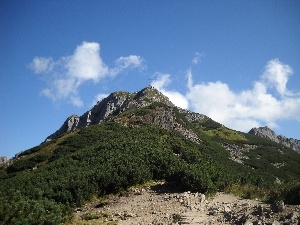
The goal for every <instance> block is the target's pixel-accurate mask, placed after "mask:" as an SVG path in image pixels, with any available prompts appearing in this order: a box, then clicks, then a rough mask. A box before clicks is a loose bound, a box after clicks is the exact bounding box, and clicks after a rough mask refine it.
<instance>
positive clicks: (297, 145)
mask: <svg viewBox="0 0 300 225" xmlns="http://www.w3.org/2000/svg"><path fill="white" fill-rule="evenodd" d="M248 133H249V134H254V135H256V136H259V137H263V138H267V139H269V140H271V141H274V142H276V143H280V144H282V145H284V146H286V147H288V148H291V149H293V150H295V151H296V152H298V153H300V140H297V139H294V138H287V137H285V136H283V135H281V134H279V135H278V134H276V133H275V132H274V131H273V130H271V129H270V128H269V127H267V126H264V127H258V128H256V127H254V128H252V129H251V130H250V131H249V132H248Z"/></svg>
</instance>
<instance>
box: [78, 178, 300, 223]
mask: <svg viewBox="0 0 300 225" xmlns="http://www.w3.org/2000/svg"><path fill="white" fill-rule="evenodd" d="M278 204H279V203H278ZM278 204H277V205H276V206H278V207H277V208H276V207H275V206H271V205H269V204H264V203H262V202H260V201H257V200H249V199H242V198H239V197H237V196H233V195H230V194H226V193H217V194H216V195H215V196H214V197H213V198H207V197H206V196H205V195H204V194H201V193H191V192H184V193H179V192H176V190H175V189H174V187H172V186H170V185H169V184H165V183H164V182H153V183H151V184H148V185H144V186H140V187H133V188H131V189H129V190H128V191H127V192H124V193H121V194H120V195H119V196H110V197H109V198H107V199H105V200H101V201H96V202H93V203H90V204H87V205H85V206H84V207H83V208H81V209H77V211H76V213H75V220H76V221H82V222H84V223H80V224H119V225H130V224H140V225H148V224H149V225H150V224H153V225H158V224H217V225H218V224H246V225H252V224H253V225H254V224H270V225H273V224H274V225H278V224H285V225H298V224H299V225H300V217H299V215H300V206H288V205H284V203H283V202H281V205H280V204H279V205H278ZM78 224H79V223H78Z"/></svg>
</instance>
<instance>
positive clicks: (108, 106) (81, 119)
mask: <svg viewBox="0 0 300 225" xmlns="http://www.w3.org/2000/svg"><path fill="white" fill-rule="evenodd" d="M153 102H162V103H164V104H166V105H167V106H171V107H175V105H174V104H173V103H172V102H171V101H170V100H169V99H168V97H166V96H165V95H163V94H162V93H160V92H159V91H158V90H156V89H155V88H153V87H151V86H149V87H147V88H144V89H142V90H141V91H139V92H134V93H129V92H121V91H119V92H114V93H111V94H110V95H109V96H108V97H106V98H104V99H103V100H102V101H99V102H98V103H97V104H96V105H95V106H94V107H93V108H92V109H91V110H89V111H87V112H86V113H84V114H83V115H82V116H77V115H72V116H70V117H68V118H67V120H66V121H65V122H64V124H63V125H62V126H61V127H60V128H59V129H58V130H57V131H56V132H55V133H53V134H51V135H50V136H48V137H47V138H46V141H47V140H51V139H53V138H56V137H58V136H60V135H62V134H64V133H67V132H72V131H74V130H76V129H78V128H82V127H87V126H90V125H94V124H100V123H101V122H103V121H105V120H108V119H109V118H110V117H113V116H118V115H119V114H121V113H122V112H124V111H125V110H128V109H137V108H142V107H145V106H148V105H150V104H151V103H153Z"/></svg>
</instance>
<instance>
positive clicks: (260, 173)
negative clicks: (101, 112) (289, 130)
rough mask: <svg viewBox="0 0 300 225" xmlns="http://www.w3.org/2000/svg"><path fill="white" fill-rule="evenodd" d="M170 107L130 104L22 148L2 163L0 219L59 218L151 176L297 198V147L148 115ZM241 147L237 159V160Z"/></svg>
mask: <svg viewBox="0 0 300 225" xmlns="http://www.w3.org/2000/svg"><path fill="white" fill-rule="evenodd" d="M169 109H170V106H166V105H164V104H157V103H156V104H154V105H153V104H152V105H150V106H147V107H145V108H141V109H134V110H131V111H127V112H124V113H122V114H120V115H118V116H117V117H116V118H114V120H112V119H110V122H103V123H101V124H99V125H93V126H89V127H86V128H82V129H80V130H76V131H75V132H73V133H69V134H65V135H61V136H59V137H57V138H55V139H53V140H52V141H50V142H45V143H43V144H41V145H40V146H37V147H35V148H32V149H29V150H27V151H24V152H23V153H21V155H20V156H19V157H18V158H17V159H16V160H15V161H14V162H13V163H12V164H11V165H9V166H3V167H2V168H1V173H0V175H1V176H0V202H1V204H0V224H60V223H64V222H66V221H67V220H68V219H70V217H71V215H72V209H73V208H74V207H76V206H80V205H82V204H83V203H84V202H86V201H89V200H90V199H91V198H93V197H95V196H103V195H106V194H110V193H118V192H120V191H122V190H125V189H127V188H128V187H130V186H132V185H136V184H140V183H144V182H146V181H149V180H156V179H159V180H160V179H164V180H166V181H167V182H175V184H176V185H177V187H178V189H180V190H189V191H195V192H196V191H198V192H202V193H207V194H213V193H215V192H216V191H231V192H235V193H238V194H240V195H243V196H245V197H254V196H257V197H261V198H264V199H265V200H268V199H272V198H282V199H284V200H285V201H286V202H290V203H298V204H300V196H299V190H300V185H299V178H300V171H299V170H298V165H299V164H300V155H299V154H298V153H296V152H294V151H292V150H290V149H288V148H285V147H283V146H281V145H279V144H276V143H273V142H271V141H268V140H266V139H263V138H258V137H256V136H253V135H249V134H244V133H240V132H236V131H233V130H230V129H228V128H226V127H224V126H222V125H221V124H218V123H216V122H214V121H212V120H210V119H209V118H205V119H203V120H198V121H194V122H190V121H189V120H188V119H187V116H186V113H187V112H179V111H178V109H173V111H172V115H175V120H176V124H179V125H180V126H179V125H176V126H177V127H180V129H177V130H176V129H163V128H161V126H160V123H153V122H152V120H151V118H152V117H151V116H149V115H152V116H154V117H155V116H156V114H155V112H157V111H159V112H163V110H164V112H165V111H166V110H169ZM164 115H165V116H168V114H167V113H165V114H164ZM143 121H144V122H143ZM160 121H161V120H160ZM166 121H167V120H166ZM172 123H174V124H175V122H174V121H173V122H172ZM155 124H156V125H155ZM182 130H183V131H185V132H186V130H189V131H190V133H189V134H193V135H197V136H198V137H199V140H201V141H200V142H197V141H193V140H190V139H189V138H186V137H184V135H183V134H182V133H181V131H182ZM228 146H229V147H228ZM232 146H234V148H233V147H232ZM247 146H248V147H247ZM249 146H252V147H251V148H250V147H249ZM253 146H254V147H253ZM232 149H235V152H234V151H233V150H232ZM250 149H251V150H250ZM240 153H241V154H242V156H241V157H240V161H237V160H234V159H236V158H234V157H237V156H236V155H238V154H240ZM235 154H236V155H235Z"/></svg>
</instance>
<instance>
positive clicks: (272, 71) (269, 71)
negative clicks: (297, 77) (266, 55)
mask: <svg viewBox="0 0 300 225" xmlns="http://www.w3.org/2000/svg"><path fill="white" fill-rule="evenodd" d="M292 73H293V70H292V68H291V67H290V66H289V65H284V64H283V63H282V62H280V61H279V60H278V59H273V60H270V61H269V62H268V64H267V66H266V69H265V72H264V73H263V75H262V79H263V81H264V82H265V83H266V84H267V85H268V86H269V87H275V88H276V90H277V92H278V93H279V94H281V95H286V94H289V93H288V91H287V90H286V84H287V82H288V79H289V76H291V75H292Z"/></svg>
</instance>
